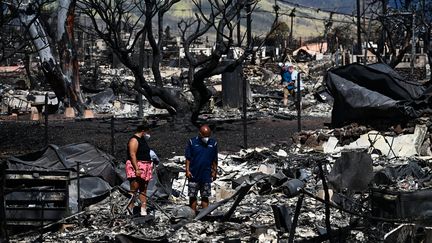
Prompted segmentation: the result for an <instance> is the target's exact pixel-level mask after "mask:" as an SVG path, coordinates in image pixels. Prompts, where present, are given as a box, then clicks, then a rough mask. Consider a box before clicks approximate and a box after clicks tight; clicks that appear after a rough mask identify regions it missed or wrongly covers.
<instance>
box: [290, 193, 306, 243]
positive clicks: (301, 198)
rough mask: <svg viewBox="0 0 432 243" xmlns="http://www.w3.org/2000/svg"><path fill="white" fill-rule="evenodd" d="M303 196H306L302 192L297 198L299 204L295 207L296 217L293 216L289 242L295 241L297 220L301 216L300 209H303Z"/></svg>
mask: <svg viewBox="0 0 432 243" xmlns="http://www.w3.org/2000/svg"><path fill="white" fill-rule="evenodd" d="M303 198H304V194H303V193H302V194H301V195H300V196H299V198H298V200H297V205H296V209H295V213H294V217H293V222H292V224H291V229H290V232H289V238H288V243H293V242H294V235H295V230H296V228H297V221H298V218H299V216H300V209H301V207H302V204H303Z"/></svg>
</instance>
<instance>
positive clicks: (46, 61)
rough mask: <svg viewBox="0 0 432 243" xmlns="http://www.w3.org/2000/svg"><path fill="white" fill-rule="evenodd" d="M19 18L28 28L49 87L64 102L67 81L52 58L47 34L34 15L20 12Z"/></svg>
mask: <svg viewBox="0 0 432 243" xmlns="http://www.w3.org/2000/svg"><path fill="white" fill-rule="evenodd" d="M19 18H20V21H21V23H22V24H23V25H25V26H27V28H28V34H29V35H30V37H31V39H32V42H33V45H34V46H35V48H36V50H37V52H38V55H39V58H40V62H41V66H42V71H43V72H44V74H45V77H46V80H47V81H48V83H49V84H50V85H51V87H52V89H53V91H54V93H55V94H56V96H57V98H58V99H59V100H60V101H63V102H64V100H65V97H66V93H67V92H66V86H67V85H68V84H67V83H66V81H67V80H64V78H63V73H62V71H61V68H60V66H59V65H58V63H57V61H56V59H55V58H54V54H53V52H52V50H51V46H50V44H49V41H48V37H47V34H46V32H45V30H44V28H43V27H42V24H41V22H40V21H39V19H38V18H37V17H36V15H35V14H31V15H27V14H25V12H24V11H21V12H20V15H19Z"/></svg>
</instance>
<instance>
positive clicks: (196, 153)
mask: <svg viewBox="0 0 432 243" xmlns="http://www.w3.org/2000/svg"><path fill="white" fill-rule="evenodd" d="M217 154H218V149H217V142H216V140H215V139H213V138H210V139H209V141H208V142H207V144H205V143H204V142H202V141H201V138H200V137H198V136H196V137H194V138H191V139H190V140H189V142H188V144H187V146H186V150H185V157H186V159H187V160H189V161H190V164H189V170H190V172H191V173H192V178H191V179H189V181H191V182H199V183H210V182H212V180H211V165H212V163H213V161H217V159H218V157H217V156H218V155H217Z"/></svg>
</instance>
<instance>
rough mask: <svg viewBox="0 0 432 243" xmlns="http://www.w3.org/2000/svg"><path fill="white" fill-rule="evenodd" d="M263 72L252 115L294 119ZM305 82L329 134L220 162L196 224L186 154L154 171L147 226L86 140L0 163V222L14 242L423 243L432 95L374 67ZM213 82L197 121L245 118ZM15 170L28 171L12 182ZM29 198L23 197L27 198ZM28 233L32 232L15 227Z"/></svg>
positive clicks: (111, 96) (112, 165)
mask: <svg viewBox="0 0 432 243" xmlns="http://www.w3.org/2000/svg"><path fill="white" fill-rule="evenodd" d="M317 66H319V67H325V64H322V63H318V64H317ZM313 68H317V67H308V66H306V65H305V66H302V67H301V69H302V70H304V71H307V69H313ZM269 69H270V71H269V70H267V69H265V68H254V67H248V68H247V69H246V70H247V71H246V76H249V77H251V78H250V81H251V90H252V91H253V92H252V93H253V95H252V98H253V101H254V102H252V103H251V105H250V107H249V108H248V112H249V116H250V117H249V118H250V119H254V118H259V117H266V116H267V117H268V116H269V115H270V116H273V118H274V119H295V118H296V117H295V115H296V111H295V109H290V108H281V106H280V98H281V96H280V95H281V94H280V91H278V90H279V89H278V88H277V87H276V86H275V85H276V84H277V83H278V82H279V80H278V76H277V75H274V74H273V73H275V72H274V71H272V70H271V68H269ZM305 73H309V75H305V76H304V77H305V79H304V82H305V86H306V88H305V92H304V100H303V102H304V103H303V108H304V110H303V111H302V112H303V113H304V114H308V115H311V116H313V115H317V114H318V115H323V116H328V115H329V114H328V113H329V111H330V109H331V108H333V110H332V124H330V125H331V128H323V129H319V130H313V131H301V132H299V133H297V134H295V135H294V136H293V137H292V140H293V144H292V145H288V144H286V143H275V144H274V145H272V146H268V147H257V148H249V149H243V150H241V151H240V152H237V153H228V152H221V153H220V154H219V168H218V171H219V173H218V180H217V181H216V182H214V187H213V189H212V190H213V191H212V198H211V199H210V200H211V202H212V203H211V204H210V206H209V208H207V209H201V210H200V212H199V213H198V214H197V215H194V213H193V212H191V210H190V208H189V207H188V206H187V204H188V201H187V188H185V183H186V178H185V173H184V164H183V161H184V158H183V157H182V156H175V157H172V158H171V159H169V160H165V161H161V163H160V164H159V165H158V166H157V167H156V169H155V171H154V177H153V180H152V182H151V183H150V187H149V190H148V194H147V196H148V201H149V212H148V213H149V214H148V215H147V216H145V217H138V216H134V217H131V216H127V215H126V214H125V208H126V205H127V204H128V202H129V201H130V200H134V198H130V197H129V196H128V194H127V190H128V183H127V182H125V181H126V180H125V175H124V169H123V168H122V166H124V165H123V163H120V162H118V161H116V159H115V158H114V157H113V156H111V155H109V154H108V153H106V152H104V151H102V150H100V149H98V148H96V147H94V146H93V145H91V144H89V143H78V144H70V145H66V146H55V145H50V146H48V147H47V148H45V149H43V150H41V151H37V152H34V153H30V154H27V155H23V156H15V157H10V158H8V159H6V160H4V161H3V163H2V168H4V167H7V170H4V171H2V172H3V173H1V175H2V176H3V177H4V178H2V179H4V180H5V183H4V185H5V186H4V188H2V189H4V190H5V194H4V195H5V198H4V200H5V206H6V210H5V219H7V220H6V222H2V223H4V224H6V226H7V228H8V230H9V240H10V241H11V242H21V241H26V242H28V241H37V240H43V241H51V242H58V241H63V242H64V241H66V242H76V241H80V242H84V241H86V242H87V241H90V242H113V241H115V242H141V241H151V242H190V241H200V242H213V241H215V242H217V241H226V242H242V241H243V242H244V241H250V242H256V241H258V242H278V241H282V242H283V241H287V242H293V241H294V240H295V241H296V242H323V241H330V242H376V241H384V242H406V241H407V240H412V239H415V240H416V241H419V242H420V241H428V240H431V238H430V237H431V236H430V235H431V231H430V229H431V228H430V222H431V220H430V217H431V215H430V210H431V209H432V205H431V204H430V201H431V197H432V191H431V186H432V176H431V170H430V166H429V161H430V158H431V157H430V156H431V155H432V150H431V146H432V145H431V139H432V138H431V131H432V122H431V120H430V118H429V117H427V116H426V115H427V114H428V112H429V106H430V105H429V103H428V100H429V99H428V97H429V96H428V93H429V92H428V88H427V87H425V86H423V85H421V84H415V83H411V82H406V81H405V80H404V79H403V78H401V77H400V76H399V75H398V74H397V73H395V72H394V70H391V69H389V68H388V67H386V66H383V65H379V64H375V65H370V66H361V65H358V64H352V65H348V66H344V67H341V68H339V69H331V70H329V71H328V72H327V74H326V77H325V79H324V80H322V81H320V80H319V77H314V76H313V74H312V72H310V71H309V72H305ZM360 74H361V75H360ZM100 76H103V75H100ZM209 82H211V84H212V85H213V87H214V89H215V91H216V92H215V95H214V97H213V98H212V101H211V102H210V104H209V105H208V107H207V108H206V111H204V112H203V113H202V114H201V116H200V119H201V120H203V121H213V122H218V121H219V122H227V121H230V120H239V119H241V114H240V112H239V111H238V109H224V108H223V107H221V105H220V99H221V98H220V97H218V94H219V93H218V85H220V77H215V78H214V79H212V80H209ZM324 83H325V86H324V85H322V84H324ZM125 85H127V84H125ZM118 95H119V94H117V92H116V89H115V88H114V89H104V91H101V92H99V93H97V94H95V95H92V96H91V97H89V99H88V104H89V105H93V107H95V108H96V109H99V111H101V113H103V110H105V111H106V112H108V111H112V109H114V108H113V107H118V108H119V110H122V109H123V111H124V109H125V108H124V106H123V108H122V107H121V104H119V103H117V104H116V100H117V99H118ZM128 98H130V96H129V97H128ZM119 102H120V101H119ZM122 102H123V103H122V104H123V105H125V104H129V105H130V107H129V108H128V111H127V112H124V113H123V114H132V113H133V112H136V103H135V101H133V100H130V101H128V102H124V101H122ZM292 102H294V101H292ZM154 112H155V113H158V112H160V111H157V110H154ZM161 113H163V112H161ZM251 114H252V115H251ZM383 121H385V122H383ZM23 170H27V171H31V173H27V174H25V173H24V174H16V172H17V171H23ZM47 171H49V172H50V173H53V174H49V173H48V174H46V172H47ZM65 172H67V173H66V174H62V173H65ZM14 173H15V174H14ZM56 173H57V174H56ZM55 178H57V179H58V180H57V179H55ZM60 179H61V180H60ZM13 180H18V182H16V181H15V182H14V181H13ZM59 181H62V183H64V181H67V185H66V186H65V185H64V184H61V183H59ZM36 182H37V183H36ZM20 190H22V191H20ZM26 190H27V191H31V192H32V193H29V194H27V195H26V197H27V199H26V200H23V196H22V195H23V194H22V192H24V191H26ZM48 192H49V193H50V194H48ZM44 195H45V196H44ZM47 195H50V196H49V197H48V196H47ZM13 207H15V208H14V210H15V211H11V209H12V208H13ZM24 208H25V209H24ZM20 210H21V211H20ZM25 210H27V212H32V213H31V214H28V213H27V214H26V213H24V211H25ZM49 212H56V213H49ZM20 217H21V218H20ZM12 222H14V223H15V225H13V224H12ZM29 222H30V223H32V224H29ZM23 225H25V226H26V227H28V228H27V229H28V230H27V231H25V232H21V231H20V230H17V229H22V227H23Z"/></svg>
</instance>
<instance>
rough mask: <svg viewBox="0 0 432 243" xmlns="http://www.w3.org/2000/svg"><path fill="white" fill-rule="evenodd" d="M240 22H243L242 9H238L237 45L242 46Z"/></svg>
mask: <svg viewBox="0 0 432 243" xmlns="http://www.w3.org/2000/svg"><path fill="white" fill-rule="evenodd" d="M240 23H241V9H239V10H237V46H238V47H240V46H241V36H240V35H241V33H240Z"/></svg>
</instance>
